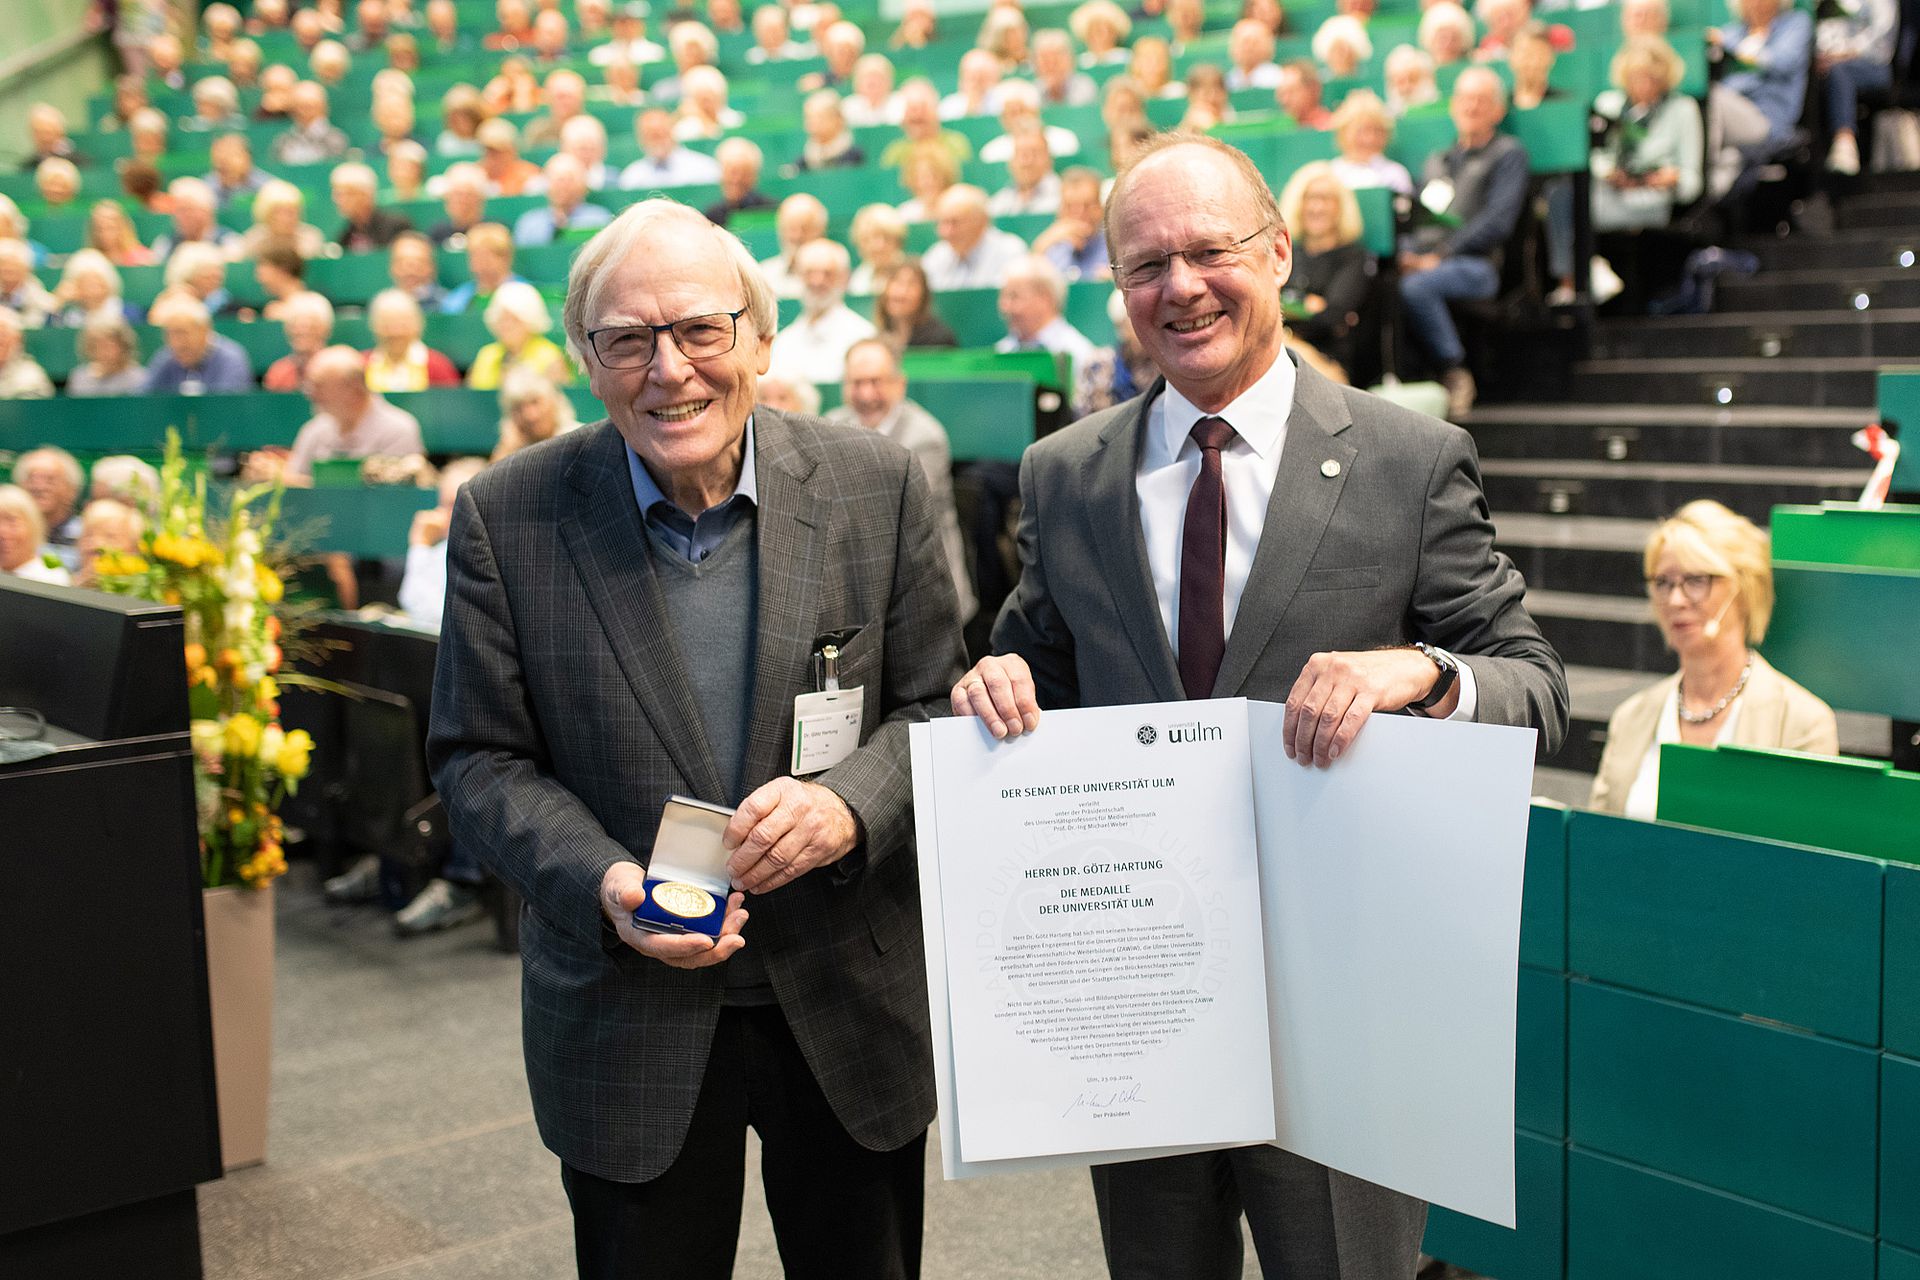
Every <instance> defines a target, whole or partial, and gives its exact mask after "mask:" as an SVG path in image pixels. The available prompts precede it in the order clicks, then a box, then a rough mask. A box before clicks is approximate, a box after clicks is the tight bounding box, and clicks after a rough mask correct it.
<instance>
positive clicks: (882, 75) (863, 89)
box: [840, 53, 900, 129]
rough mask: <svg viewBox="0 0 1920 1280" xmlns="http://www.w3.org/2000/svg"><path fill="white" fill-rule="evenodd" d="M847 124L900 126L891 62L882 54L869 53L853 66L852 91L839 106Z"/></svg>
mask: <svg viewBox="0 0 1920 1280" xmlns="http://www.w3.org/2000/svg"><path fill="white" fill-rule="evenodd" d="M840 109H841V112H842V114H844V115H845V116H846V118H847V123H848V124H850V125H852V126H853V127H855V128H856V129H859V128H874V127H877V126H879V125H883V124H885V125H897V124H899V123H900V100H899V98H898V97H897V96H895V94H894V91H893V63H892V62H890V61H888V60H887V55H886V54H884V53H869V54H867V55H865V56H864V57H862V58H861V59H860V60H859V61H858V62H856V63H854V64H853V92H852V93H851V94H849V95H847V98H846V100H845V101H844V102H842V103H841V107H840Z"/></svg>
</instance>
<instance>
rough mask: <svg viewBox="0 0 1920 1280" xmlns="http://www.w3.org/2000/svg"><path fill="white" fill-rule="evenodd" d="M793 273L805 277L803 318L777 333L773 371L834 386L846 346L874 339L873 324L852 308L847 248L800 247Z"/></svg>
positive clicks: (828, 244)
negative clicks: (849, 294) (830, 383)
mask: <svg viewBox="0 0 1920 1280" xmlns="http://www.w3.org/2000/svg"><path fill="white" fill-rule="evenodd" d="M794 271H795V273H796V274H797V275H798V276H799V277H800V286H801V292H800V314H799V316H798V317H796V318H795V319H794V321H793V322H792V323H791V324H788V325H783V326H782V327H781V329H780V332H779V333H777V334H775V335H774V339H773V357H772V359H773V364H772V372H774V373H776V374H782V375H785V376H787V377H794V378H804V379H807V380H809V381H812V382H831V381H833V375H834V371H835V370H836V369H838V368H839V367H840V366H841V365H842V364H843V363H845V361H846V358H847V348H849V347H851V346H852V345H853V344H854V343H856V342H858V341H860V340H861V339H862V338H871V337H872V336H873V332H874V331H873V324H872V322H871V321H869V320H868V319H866V317H864V316H860V315H856V314H855V313H854V312H853V310H852V309H851V308H850V307H848V306H847V280H848V278H849V277H850V276H851V275H852V273H853V264H852V262H851V260H850V259H849V257H848V255H847V251H846V248H845V247H844V246H843V245H841V244H839V243H838V242H836V241H833V240H827V239H819V240H813V241H809V242H808V243H806V244H804V245H801V246H800V251H799V253H797V254H795V255H794Z"/></svg>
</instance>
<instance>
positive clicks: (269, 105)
mask: <svg viewBox="0 0 1920 1280" xmlns="http://www.w3.org/2000/svg"><path fill="white" fill-rule="evenodd" d="M299 83H300V73H299V72H297V71H295V70H294V69H293V68H292V67H290V66H288V65H286V64H285V63H284V62H276V63H274V64H273V65H272V66H270V67H268V68H267V69H266V70H264V71H262V72H261V73H260V101H259V102H258V103H256V104H255V106H254V108H253V122H254V123H255V124H272V123H274V122H276V121H280V120H291V119H293V89H294V86H295V85H297V84H299Z"/></svg>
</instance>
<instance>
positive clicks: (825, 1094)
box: [427, 200, 963, 1280]
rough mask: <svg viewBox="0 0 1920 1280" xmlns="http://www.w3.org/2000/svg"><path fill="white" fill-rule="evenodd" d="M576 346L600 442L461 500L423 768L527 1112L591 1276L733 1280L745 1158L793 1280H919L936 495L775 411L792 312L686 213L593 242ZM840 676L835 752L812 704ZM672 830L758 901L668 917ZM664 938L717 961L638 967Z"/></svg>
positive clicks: (939, 675) (472, 488) (568, 445)
mask: <svg viewBox="0 0 1920 1280" xmlns="http://www.w3.org/2000/svg"><path fill="white" fill-rule="evenodd" d="M564 323H565V327H566V331H567V339H568V341H569V343H570V344H571V346H572V347H573V349H574V351H575V353H576V355H577V357H578V358H579V360H580V363H581V365H582V367H583V368H584V369H585V370H586V371H587V375H588V378H589V379H590V382H591V385H592V389H593V393H594V395H595V396H596V397H597V398H598V399H599V401H600V402H601V403H602V404H604V405H605V406H607V410H608V415H609V418H608V420H606V421H602V422H600V423H597V424H594V425H592V426H587V427H583V428H581V429H580V430H578V431H574V432H570V433H568V434H566V435H564V436H560V437H558V438H556V439H554V440H551V441H549V442H547V443H545V444H542V445H537V446H535V447H533V448H530V449H526V450H523V451H521V452H519V453H516V454H514V455H513V456H512V457H510V458H508V459H506V460H505V461H503V462H501V463H499V464H498V465H496V466H494V467H491V468H489V469H488V470H487V471H486V472H485V473H483V474H482V475H481V476H479V477H478V478H477V479H475V480H474V481H472V482H471V483H470V484H468V485H467V487H466V488H465V489H464V490H462V492H461V494H460V496H459V499H458V501H457V502H456V504H455V507H454V512H453V519H452V528H451V532H450V534H449V536H448V549H447V600H446V611H445V617H444V623H443V628H442V633H441V644H440V666H439V671H438V674H437V678H436V680H435V684H434V705H433V721H432V726H431V729H430V731H429V737H428V747H427V750H428V757H429V760H430V763H431V765H432V768H433V774H434V781H435V784H436V785H437V787H438V788H439V791H440V795H441V797H442V798H443V799H444V800H445V802H446V805H447V810H448V814H449V817H450V820H451V826H452V831H453V836H454V839H455V840H456V841H459V842H461V843H462V844H464V845H467V846H469V847H471V848H472V849H473V850H474V852H475V853H476V854H477V855H478V857H479V858H480V860H481V861H482V862H484V863H485V864H486V865H488V866H489V867H490V868H491V869H492V870H493V872H494V873H495V874H496V875H498V876H499V877H500V878H501V879H503V880H504V881H506V882H507V883H508V884H509V885H511V886H512V887H513V888H514V889H515V890H516V891H517V892H519V893H520V894H521V895H522V896H523V897H524V898H525V900H526V904H527V910H526V911H525V912H524V913H523V914H522V918H521V934H520V939H521V950H522V953H523V956H524V959H525V966H524V973H525V978H524V982H523V1005H524V1014H525V1024H526V1025H525V1029H524V1030H525V1046H526V1057H527V1075H528V1080H529V1083H530V1086H531V1091H532V1095H533V1104H534V1112H535V1117H536V1119H537V1121H538V1123H539V1127H540V1132H541V1136H542V1138H543V1139H544V1141H545V1142H546V1144H547V1145H548V1147H550V1148H551V1149H552V1150H553V1151H554V1153H555V1154H557V1155H558V1156H559V1157H560V1160H561V1163H562V1179H563V1181H564V1183H565V1185H566V1188H567V1192H568V1196H569V1198H570V1200H571V1202H572V1205H573V1213H574V1224H575V1241H576V1246H577V1250H578V1257H579V1265H580V1274H581V1275H583V1276H605V1277H614V1276H627V1275H633V1274H637V1273H638V1272H639V1271H640V1270H642V1269H644V1268H645V1267H646V1266H647V1265H648V1264H649V1263H651V1262H653V1261H656V1260H657V1263H658V1266H659V1267H660V1269H661V1270H662V1271H671V1272H672V1273H673V1274H675V1275H686V1276H693V1277H721V1276H726V1275H728V1274H730V1272H731V1270H732V1265H733V1253H734V1245H735V1241H736V1240H737V1238H738V1235H739V1218H740V1210H741V1198H742V1193H743V1180H744V1164H745V1140H746V1129H747V1126H748V1125H749V1124H751V1125H752V1126H753V1127H754V1129H755V1130H756V1131H757V1132H758V1133H759V1135H760V1139H761V1149H762V1153H763V1157H764V1158H763V1160H762V1165H761V1176H762V1181H763V1182H764V1184H765V1188H766V1197H767V1205H768V1210H769V1212H770V1214H771V1216H772V1219H773V1226H774V1231H775V1234H776V1236H777V1237H778V1239H779V1241H780V1250H781V1256H782V1258H783V1259H784V1260H785V1262H786V1265H787V1268H788V1270H789V1271H790V1272H791V1273H793V1274H796V1275H829V1274H830V1275H835V1276H848V1277H875V1278H876V1280H878V1278H882V1277H905V1276H912V1275H917V1274H918V1272H919V1252H920V1220H921V1204H922V1196H923V1189H922V1181H923V1160H924V1152H925V1144H926V1127H927V1124H928V1123H929V1121H930V1120H931V1119H932V1117H933V1111H934V1097H933V1074H932V1059H931V1050H930V1046H929V1031H928V1023H927V1006H926V993H925V982H926V975H925V968H924V962H923V958H922V953H921V946H920V914H919V906H918V894H917V888H916V884H917V882H916V875H915V867H914V857H913V851H912V848H911V846H910V843H909V837H910V835H911V830H910V826H909V802H910V798H911V783H910V771H909V768H908V760H907V726H908V725H909V724H910V723H912V722H916V721H921V720H925V719H926V718H927V717H928V716H929V715H931V714H932V713H933V712H934V711H936V710H937V709H938V708H939V707H940V706H941V703H942V700H943V699H944V697H945V696H946V691H947V690H948V689H949V688H950V687H951V685H952V682H953V680H954V679H955V678H956V676H957V675H958V673H959V671H960V669H961V666H962V664H963V657H962V648H961V644H960V638H959V628H958V624H957V622H956V618H955V604H954V593H953V584H952V581H951V579H950V577H949V575H948V570H947V566H946V564H945V563H944V562H943V560H942V558H941V552H940V535H939V528H938V525H937V523H936V519H935V513H934V506H933V503H932V500H931V498H930V495H929V491H928V487H927V481H926V477H925V476H924V474H923V473H922V471H921V469H920V467H919V466H918V465H917V464H916V463H915V462H914V460H913V456H912V455H911V454H910V453H908V452H907V451H906V450H905V449H903V448H901V447H900V446H899V445H897V444H895V443H894V442H893V441H891V440H888V439H886V438H885V437H883V436H882V435H880V434H879V433H877V432H873V431H866V430H863V429H861V428H858V427H849V426H838V425H834V424H829V423H825V422H822V421H820V420H819V419H817V418H809V417H802V416H798V415H793V414H787V413H782V412H779V411H776V410H772V409H768V408H765V407H758V408H756V406H755V386H756V383H757V381H758V379H759V378H760V377H761V376H762V375H764V374H765V373H766V371H767V367H768V362H769V359H770V355H771V345H772V339H773V333H774V327H775V310H774V298H773V294H772V291H771V290H770V289H769V288H768V286H767V282H766V280H765V278H764V277H763V276H762V275H761V273H760V270H759V268H758V267H757V266H756V265H755V264H754V262H753V259H752V257H751V255H750V254H748V253H747V251H746V248H745V246H744V245H742V244H741V243H740V242H739V240H737V239H736V238H735V237H734V236H732V235H731V234H729V233H728V232H726V231H724V230H722V229H720V228H718V227H715V226H713V225H712V224H711V223H710V222H708V221H707V220H706V219H705V218H703V217H702V216H701V215H700V214H699V213H697V212H695V211H693V210H691V209H689V208H687V207H685V206H683V205H679V204H675V203H673V202H671V201H667V200H646V201H642V202H640V203H638V204H636V205H633V206H632V207H631V208H629V209H628V210H627V211H626V212H624V213H623V214H621V216H620V217H619V218H617V219H615V220H614V221H613V222H612V223H611V224H609V225H608V226H607V227H606V228H604V229H603V230H601V231H600V232H599V233H598V234H597V235H596V236H595V237H594V238H593V239H592V240H590V241H589V242H588V243H587V244H586V246H585V247H583V248H582V249H581V251H580V252H579V254H578V255H577V256H576V257H575V259H574V263H573V267H572V271H571V275H570V278H569V280H568V288H567V303H566V309H565V313H564ZM830 651H831V652H830ZM829 658H831V659H834V660H835V661H834V663H833V664H832V665H833V666H834V667H835V668H837V670H836V675H837V681H838V689H839V690H840V691H841V693H842V695H843V696H842V699H841V702H842V703H843V704H845V705H843V706H842V708H841V710H840V711H839V712H836V714H839V715H841V716H843V717H844V718H843V719H842V720H841V721H840V722H839V726H838V730H837V732H838V736H837V737H835V738H830V739H829V740H827V741H826V742H825V744H824V745H825V747H826V748H827V749H826V750H824V751H818V750H815V748H814V746H813V745H808V743H809V742H812V743H815V744H816V745H818V739H817V738H814V739H808V738H807V737H806V736H805V734H804V733H803V732H802V731H803V730H807V731H808V732H811V730H808V726H809V725H813V724H814V723H815V722H814V721H813V720H806V721H802V720H800V719H799V717H800V716H803V715H811V714H812V713H811V712H810V711H809V710H808V708H809V707H811V706H812V705H813V703H812V702H811V701H808V702H797V701H796V700H797V699H800V698H801V697H802V695H810V694H813V693H815V692H816V691H817V690H818V689H819V688H820V687H821V685H820V684H818V683H816V681H817V680H818V679H820V678H821V677H820V676H819V675H817V674H816V673H817V672H819V671H821V670H822V669H824V668H825V667H827V666H828V662H827V660H828V659H829ZM856 690H857V691H858V692H857V693H856V692H854V691H856ZM849 694H850V695H851V697H848V696H846V695H849ZM672 796H686V797H691V798H693V799H695V800H698V801H703V802H706V803H707V804H709V805H717V806H722V807H723V808H725V809H734V810H736V811H735V812H734V814H733V816H732V817H731V818H730V819H726V818H722V819H721V820H720V821H724V822H725V829H724V832H723V834H722V835H721V837H720V839H719V844H720V847H721V848H722V849H724V850H725V851H726V853H727V854H728V855H729V861H728V863H727V873H728V875H729V876H730V878H731V885H732V888H733V889H734V890H735V892H733V893H732V894H731V895H730V896H727V895H725V894H724V893H709V892H708V891H707V890H705V889H702V888H700V887H698V886H694V885H689V884H686V883H678V884H672V885H669V886H668V889H669V890H670V891H671V892H670V893H668V894H667V896H666V897H664V898H662V897H658V896H654V897H652V898H651V899H650V890H649V887H648V881H647V867H648V865H649V864H650V863H651V861H652V860H653V855H654V838H655V833H656V829H657V828H658V827H659V824H660V819H661V814H662V809H663V806H664V805H665V803H666V801H667V800H668V798H669V797H672ZM656 887H657V886H656ZM722 897H726V901H724V902H722V901H720V898H722ZM703 899H704V901H703ZM650 900H651V901H652V902H654V903H655V904H657V907H658V909H660V910H664V911H669V912H673V913H675V914H679V915H686V914H687V913H689V912H692V911H693V909H694V906H695V905H698V906H700V907H703V908H705V909H706V911H707V912H708V913H709V918H710V919H712V920H714V921H716V922H717V923H716V924H715V925H713V926H712V933H711V934H707V933H702V932H697V931H696V932H684V933H668V934H663V933H652V932H644V931H642V930H641V929H639V928H636V925H635V912H636V910H637V909H641V908H643V907H645V906H646V905H647V904H648V903H649V901H650ZM642 1259H644V1260H646V1261H641V1260H642Z"/></svg>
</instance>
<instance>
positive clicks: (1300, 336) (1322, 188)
mask: <svg viewBox="0 0 1920 1280" xmlns="http://www.w3.org/2000/svg"><path fill="white" fill-rule="evenodd" d="M1280 218H1281V221H1282V222H1284V223H1285V224H1286V226H1287V228H1288V229H1289V230H1291V231H1292V232H1293V272H1292V274H1291V275H1290V276H1289V277H1288V279H1287V284H1286V289H1285V290H1284V291H1283V292H1282V294H1281V299H1282V301H1283V303H1284V304H1285V310H1286V317H1287V321H1288V324H1287V328H1288V330H1289V331H1290V332H1289V335H1288V336H1289V337H1291V338H1295V339H1297V340H1298V341H1300V342H1303V343H1305V344H1307V345H1308V346H1310V347H1312V348H1313V349H1314V350H1315V351H1316V352H1317V353H1318V354H1320V355H1321V356H1324V357H1325V358H1326V359H1328V360H1330V361H1332V362H1333V363H1335V364H1337V365H1339V366H1340V368H1341V369H1342V370H1343V371H1350V370H1351V369H1352V368H1353V365H1354V356H1355V354H1356V353H1355V350H1354V338H1355V326H1356V322H1357V321H1358V320H1359V313H1360V309H1361V308H1362V307H1363V306H1364V305H1365V303H1366V299H1367V289H1368V287H1369V283H1370V278H1371V275H1372V270H1371V268H1372V259H1371V258H1370V257H1369V256H1368V254H1367V248H1366V245H1364V244H1362V243H1361V241H1360V236H1361V232H1362V230H1363V229H1364V228H1363V227H1362V225H1361V221H1360V205H1359V204H1358V202H1356V201H1355V200H1354V198H1353V191H1352V190H1351V189H1350V188H1349V187H1348V186H1347V184H1346V183H1345V182H1343V181H1341V178H1340V170H1339V167H1338V165H1337V164H1329V163H1327V162H1326V161H1324V160H1316V161H1314V162H1313V163H1311V164H1305V165H1302V166H1300V168H1299V169H1297V170H1295V171H1294V175H1293V177H1292V178H1290V179H1289V180H1288V181H1287V185H1286V187H1285V188H1284V189H1283V190H1282V191H1281V193H1280Z"/></svg>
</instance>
